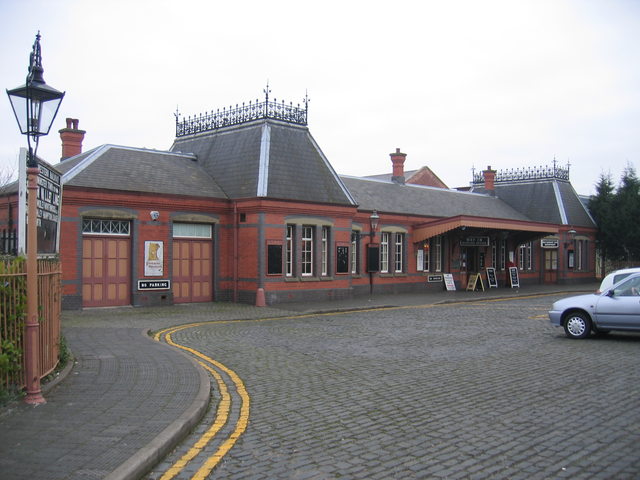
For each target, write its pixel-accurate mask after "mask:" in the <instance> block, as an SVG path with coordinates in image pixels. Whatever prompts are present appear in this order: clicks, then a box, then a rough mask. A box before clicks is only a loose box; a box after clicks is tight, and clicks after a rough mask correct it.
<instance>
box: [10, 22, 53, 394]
mask: <svg viewBox="0 0 640 480" xmlns="http://www.w3.org/2000/svg"><path fill="white" fill-rule="evenodd" d="M43 71H44V70H43V68H42V55H41V52H40V32H38V34H37V35H36V41H35V42H34V44H33V50H32V52H31V54H30V55H29V72H28V74H27V79H26V82H25V84H24V85H22V86H20V87H17V88H14V89H13V90H7V95H8V96H9V101H10V102H11V108H12V109H13V114H14V115H15V117H16V120H17V121H18V126H19V127H20V133H22V134H23V135H26V136H27V145H28V147H29V149H28V152H27V202H28V208H27V217H28V224H27V319H26V322H25V336H24V350H25V383H26V393H27V394H26V396H25V398H24V401H25V402H26V403H29V404H32V405H37V404H40V403H45V399H44V397H43V396H42V389H41V387H40V347H39V344H40V341H39V336H40V332H39V330H40V326H39V323H38V258H37V256H38V222H37V216H38V211H37V195H38V174H39V168H38V161H37V159H36V152H37V151H38V141H39V139H40V137H41V136H44V135H47V134H48V133H49V130H51V125H52V124H53V120H54V119H55V117H56V114H57V113H58V109H59V108H60V102H62V99H63V97H64V92H60V91H58V90H56V89H55V88H52V87H50V86H48V85H47V84H46V83H45V81H44V78H43V77H42V73H43ZM32 141H33V143H34V145H35V148H33V149H32V147H31V142H32Z"/></svg>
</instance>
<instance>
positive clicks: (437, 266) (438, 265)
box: [431, 235, 442, 272]
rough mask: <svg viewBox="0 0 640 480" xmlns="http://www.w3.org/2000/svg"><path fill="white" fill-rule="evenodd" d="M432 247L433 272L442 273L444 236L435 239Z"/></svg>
mask: <svg viewBox="0 0 640 480" xmlns="http://www.w3.org/2000/svg"><path fill="white" fill-rule="evenodd" d="M431 246H432V247H433V248H432V250H433V271H434V272H442V235H438V236H437V237H433V239H432V242H431Z"/></svg>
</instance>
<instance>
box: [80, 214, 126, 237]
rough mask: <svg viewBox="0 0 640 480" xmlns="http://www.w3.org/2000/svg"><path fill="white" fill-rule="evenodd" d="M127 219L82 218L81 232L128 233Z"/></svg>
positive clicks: (98, 233)
mask: <svg viewBox="0 0 640 480" xmlns="http://www.w3.org/2000/svg"><path fill="white" fill-rule="evenodd" d="M130 228H131V222H129V220H103V219H99V218H83V219H82V233H83V234H85V235H126V236H128V235H130Z"/></svg>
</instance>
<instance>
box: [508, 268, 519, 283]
mask: <svg viewBox="0 0 640 480" xmlns="http://www.w3.org/2000/svg"><path fill="white" fill-rule="evenodd" d="M509 280H510V281H511V288H514V287H518V288H519V287H520V278H519V277H518V267H509Z"/></svg>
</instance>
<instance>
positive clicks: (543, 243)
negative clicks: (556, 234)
mask: <svg viewBox="0 0 640 480" xmlns="http://www.w3.org/2000/svg"><path fill="white" fill-rule="evenodd" d="M559 245H560V241H559V240H558V239H557V238H551V237H550V238H543V239H541V240H540V247H542V248H558V246H559Z"/></svg>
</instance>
